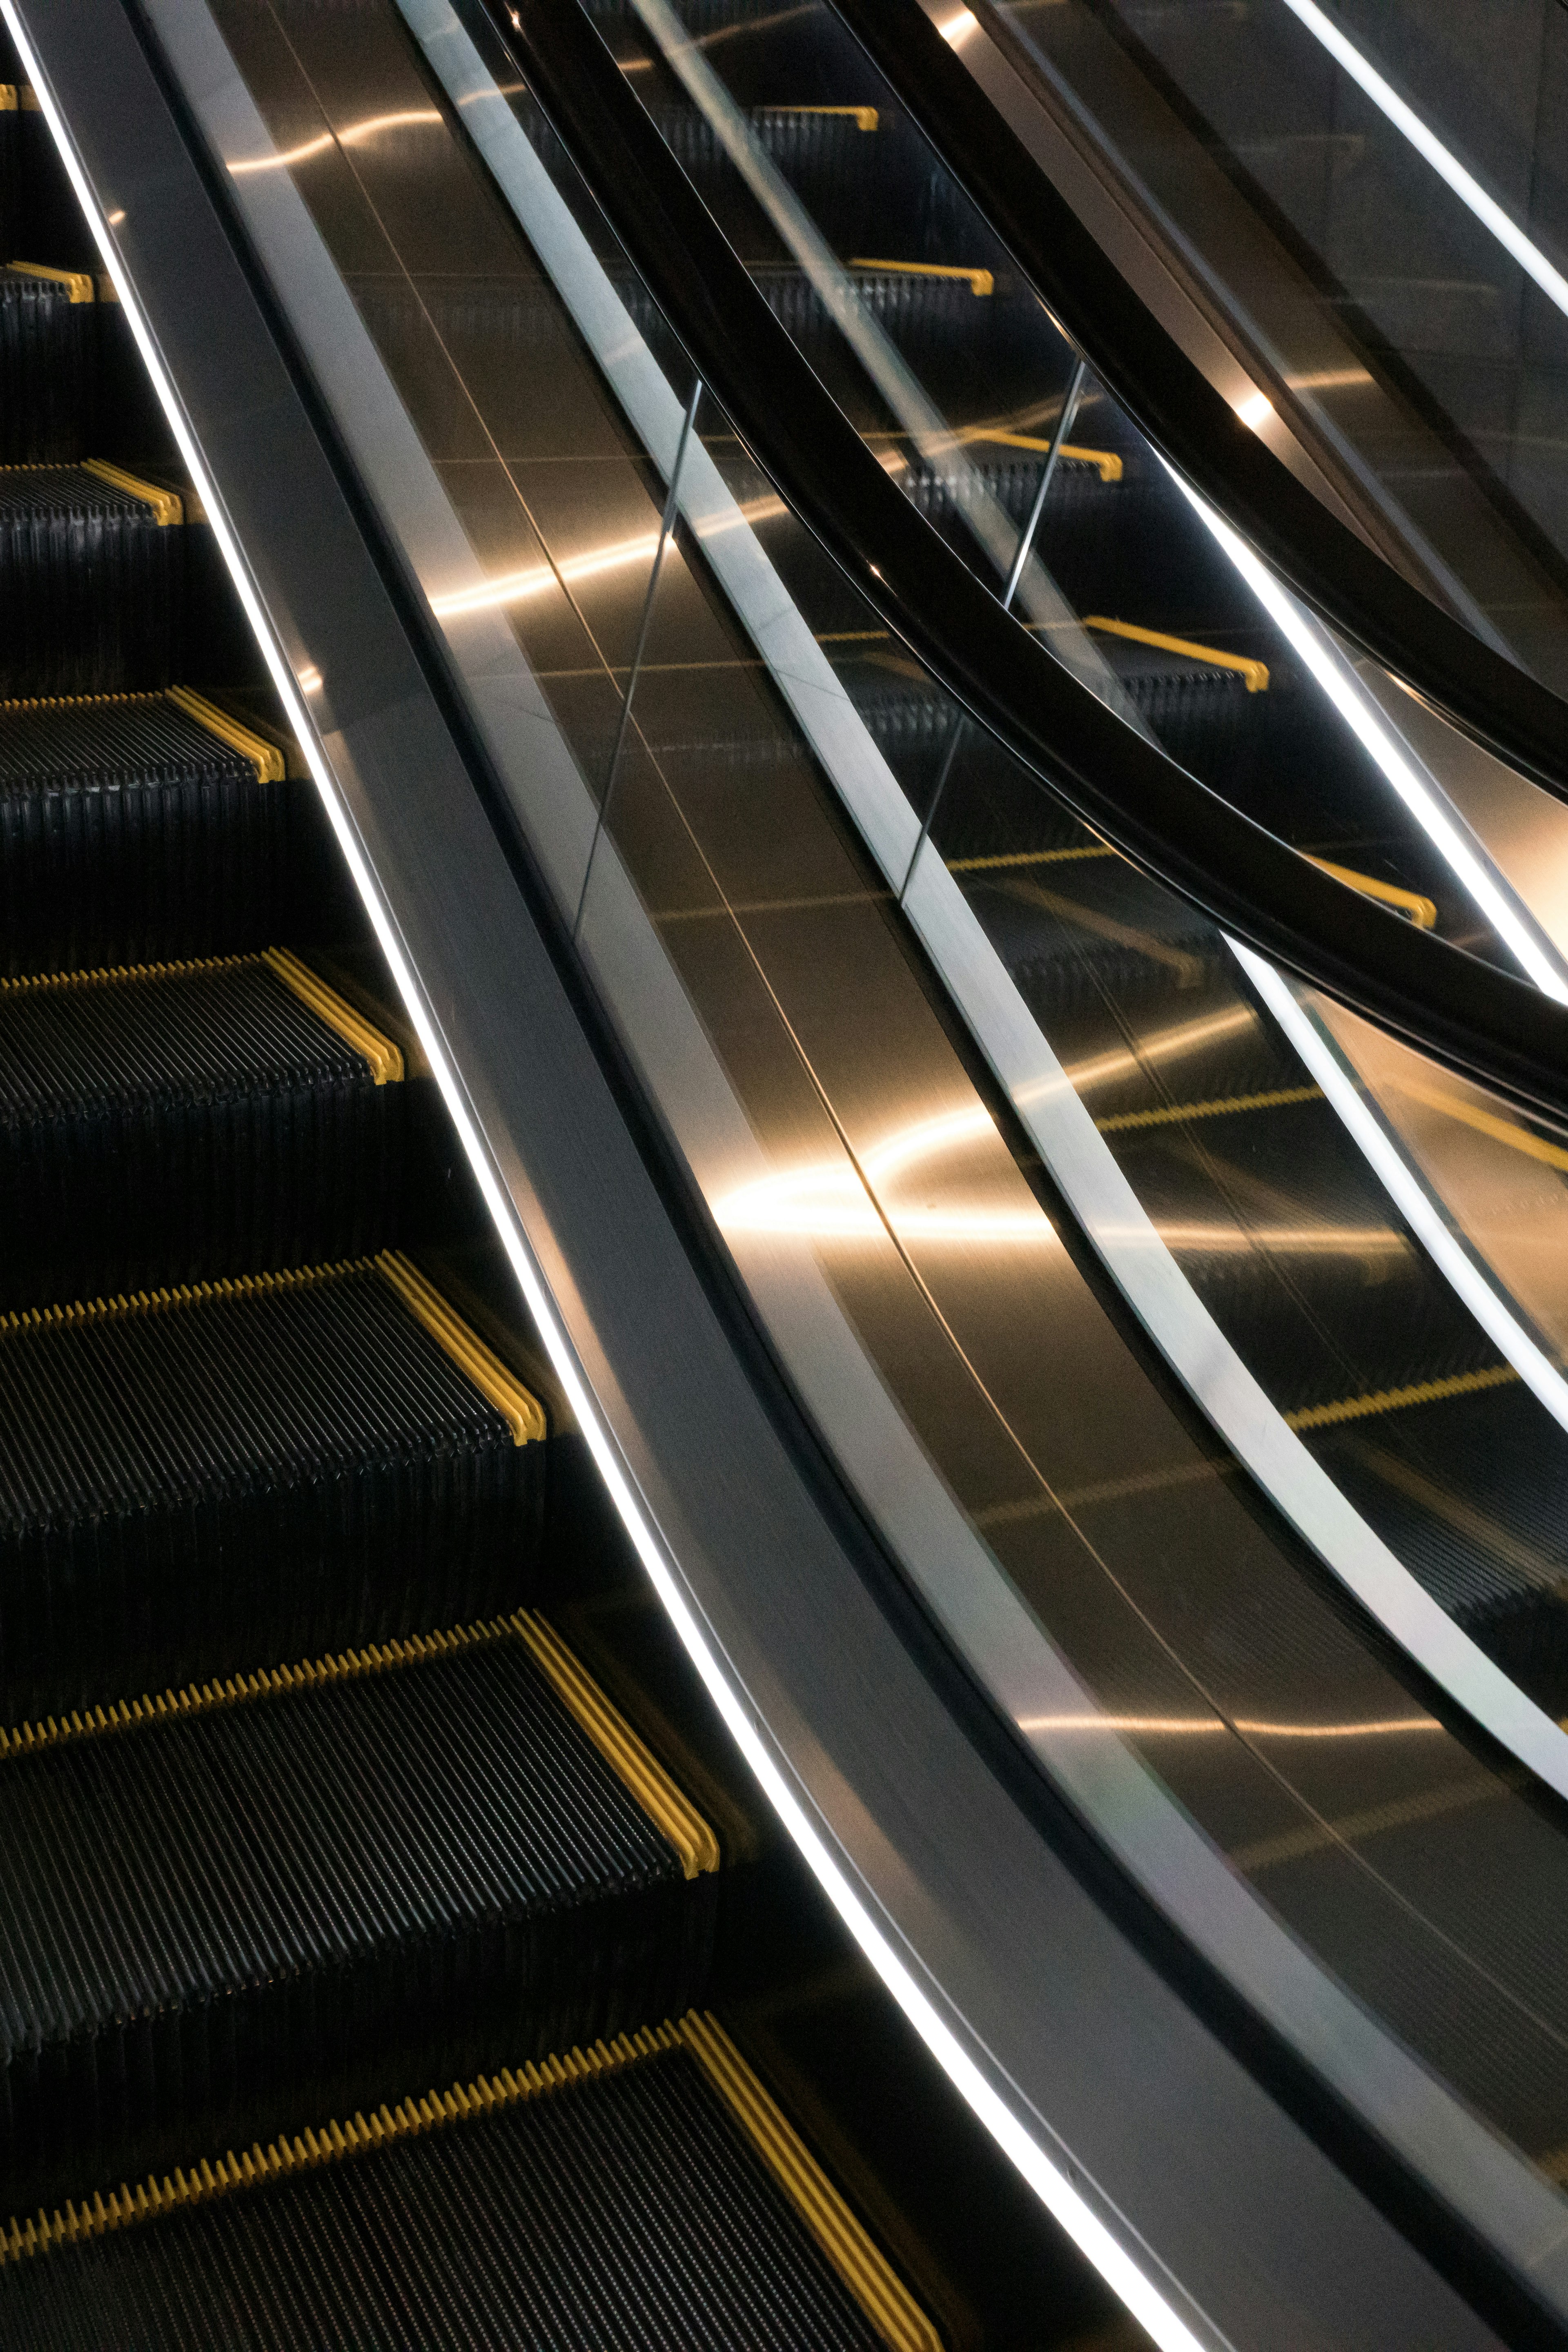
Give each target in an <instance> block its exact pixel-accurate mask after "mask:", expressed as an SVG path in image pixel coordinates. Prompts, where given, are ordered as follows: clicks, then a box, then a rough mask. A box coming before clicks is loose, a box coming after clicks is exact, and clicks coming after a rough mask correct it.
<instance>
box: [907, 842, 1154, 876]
mask: <svg viewBox="0 0 1568 2352" xmlns="http://www.w3.org/2000/svg"><path fill="white" fill-rule="evenodd" d="M1120 856H1121V851H1120V850H1119V849H1112V848H1111V847H1110V844H1109V843H1108V842H1104V841H1091V842H1088V843H1086V844H1085V845H1083V846H1082V847H1079V846H1078V845H1074V846H1073V847H1072V848H1071V849H1007V850H1003V851H1001V852H1000V853H999V854H998V855H997V856H994V857H950V858H949V859H948V860H947V870H948V872H949V873H950V874H985V873H989V872H990V871H992V870H993V869H994V868H995V867H998V866H1071V865H1073V864H1075V863H1076V862H1077V861H1078V860H1079V858H1081V857H1120Z"/></svg>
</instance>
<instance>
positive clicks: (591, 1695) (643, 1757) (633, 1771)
mask: <svg viewBox="0 0 1568 2352" xmlns="http://www.w3.org/2000/svg"><path fill="white" fill-rule="evenodd" d="M509 1622H510V1626H511V1629H512V1631H513V1632H514V1633H516V1634H517V1635H518V1637H519V1639H520V1640H521V1642H522V1643H523V1644H524V1646H525V1647H526V1648H527V1650H528V1653H529V1655H530V1656H531V1658H532V1660H533V1662H534V1664H535V1665H537V1666H538V1668H539V1670H540V1672H541V1674H542V1675H544V1677H545V1679H546V1681H547V1682H548V1683H549V1684H550V1685H551V1687H552V1690H553V1691H554V1693H555V1695H556V1696H557V1698H559V1699H560V1701H561V1703H562V1705H563V1706H564V1707H565V1708H566V1709H567V1710H568V1712H569V1713H570V1714H571V1715H573V1716H574V1717H575V1718H576V1720H577V1722H578V1723H580V1724H581V1726H582V1727H583V1729H584V1731H585V1732H586V1733H587V1735H588V1737H589V1738H590V1739H591V1740H592V1741H593V1743H594V1745H595V1748H597V1749H598V1750H599V1753H600V1755H601V1756H603V1758H604V1759H605V1762H606V1763H607V1764H608V1765H609V1766H610V1768H611V1769H612V1770H613V1771H614V1772H615V1773H616V1775H617V1777H618V1778H619V1779H620V1780H624V1781H625V1783H626V1787H627V1788H628V1789H629V1790H631V1792H632V1794H633V1796H634V1797H635V1798H636V1799H637V1802H638V1804H639V1805H640V1806H641V1807H642V1809H643V1811H644V1812H645V1813H647V1816H648V1818H649V1820H650V1821H652V1822H654V1823H655V1824H656V1825H657V1827H658V1829H659V1830H661V1831H662V1832H663V1833H664V1835H665V1837H666V1838H667V1839H668V1842H669V1843H670V1844H671V1845H672V1846H673V1847H674V1848H675V1851H676V1853H678V1854H679V1856H680V1867H681V1870H682V1872H683V1873H684V1874H685V1875H686V1876H687V1877H688V1878H699V1877H700V1876H701V1875H702V1874H703V1873H704V1872H706V1871H713V1870H717V1869H718V1867H719V1864H720V1859H721V1857H720V1853H719V1841H718V1839H717V1837H715V1835H714V1833H713V1832H712V1830H711V1829H710V1826H709V1824H708V1823H707V1822H705V1821H704V1820H703V1818H702V1815H701V1814H700V1812H699V1811H698V1810H697V1808H696V1806H695V1805H694V1804H693V1803H692V1802H691V1801H690V1799H689V1797H687V1796H686V1794H685V1793H684V1791H683V1790H680V1789H679V1788H678V1787H677V1786H676V1783H675V1782H674V1781H673V1780H671V1778H670V1776H669V1774H668V1772H667V1771H666V1770H665V1769H664V1766H663V1765H662V1764H661V1763H660V1762H659V1760H658V1757H657V1756H656V1755H655V1754H654V1753H653V1750H652V1749H651V1748H648V1747H647V1746H646V1745H645V1743H644V1742H643V1741H642V1740H641V1739H639V1738H638V1737H637V1733H636V1732H635V1731H634V1730H633V1729H632V1727H631V1725H630V1724H629V1723H628V1722H627V1721H626V1717H625V1716H624V1715H622V1714H621V1712H620V1710H619V1708H618V1707H615V1706H611V1704H610V1702H609V1700H608V1699H607V1698H606V1697H605V1694H604V1692H603V1691H602V1690H600V1688H599V1686H598V1685H597V1684H596V1683H595V1682H593V1681H591V1680H590V1679H589V1677H588V1675H586V1674H585V1673H584V1669H583V1667H582V1666H581V1665H580V1664H578V1662H577V1660H576V1659H575V1658H574V1656H573V1654H572V1653H571V1651H570V1650H569V1649H568V1648H567V1647H566V1644H565V1643H564V1642H563V1640H562V1639H561V1636H560V1634H559V1633H556V1631H555V1629H554V1627H553V1626H552V1625H550V1624H547V1623H546V1622H545V1620H544V1619H543V1618H542V1616H540V1614H539V1612H538V1611H537V1610H533V1609H520V1610H518V1612H516V1614H515V1615H514V1616H513V1617H512V1618H510V1620H509Z"/></svg>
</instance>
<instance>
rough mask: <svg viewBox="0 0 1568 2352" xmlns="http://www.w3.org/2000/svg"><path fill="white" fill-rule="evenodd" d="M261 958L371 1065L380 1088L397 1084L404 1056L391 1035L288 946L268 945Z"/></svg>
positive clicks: (303, 1002) (401, 1072)
mask: <svg viewBox="0 0 1568 2352" xmlns="http://www.w3.org/2000/svg"><path fill="white" fill-rule="evenodd" d="M261 961H262V962H263V963H264V964H266V965H267V967H268V970H269V971H273V972H276V974H277V975H278V978H279V980H280V981H281V982H283V985H284V987H285V988H288V989H291V990H292V992H293V993H294V994H295V995H296V996H297V997H298V998H299V999H300V1003H302V1004H308V1005H309V1006H310V1010H311V1012H312V1013H315V1014H316V1016H317V1018H318V1019H319V1020H321V1021H324V1022H325V1023H326V1024H327V1026H328V1028H329V1029H335V1030H336V1031H337V1033H338V1035H339V1036H340V1037H342V1039H343V1041H344V1043H345V1044H346V1045H352V1046H353V1049H354V1052H355V1053H356V1054H358V1055H361V1056H362V1058H363V1060H364V1061H366V1062H368V1063H369V1065H370V1074H371V1076H372V1077H373V1078H374V1081H375V1083H376V1085H377V1086H378V1087H384V1086H387V1085H393V1086H395V1085H396V1084H397V1082H398V1080H399V1079H400V1078H401V1077H402V1076H403V1055H402V1053H401V1051H400V1050H399V1048H398V1047H397V1046H396V1045H394V1044H393V1042H392V1039H391V1038H390V1037H384V1036H383V1034H382V1033H381V1031H380V1030H379V1029H376V1028H373V1027H372V1025H371V1024H370V1023H369V1022H368V1021H367V1020H366V1019H365V1018H364V1016H363V1013H356V1012H355V1011H354V1009H353V1005H352V1004H349V1003H345V1002H344V1000H343V998H342V997H341V996H340V995H339V994H338V992H337V991H336V990H335V989H331V988H329V987H328V986H327V983H326V982H325V981H324V980H318V978H317V977H316V974H315V973H314V972H313V971H311V970H310V967H309V965H308V964H302V963H301V962H300V959H299V957H298V956H297V955H291V954H290V953H289V950H288V949H287V948H268V949H267V950H266V951H265V953H264V954H263V955H262V958H261Z"/></svg>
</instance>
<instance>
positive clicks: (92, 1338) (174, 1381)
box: [0, 1260, 547, 1722]
mask: <svg viewBox="0 0 1568 2352" xmlns="http://www.w3.org/2000/svg"><path fill="white" fill-rule="evenodd" d="M410 1286H413V1288H414V1289H415V1290H416V1289H417V1277H413V1276H412V1275H411V1273H410V1276H408V1277H406V1278H405V1277H404V1276H402V1274H401V1272H400V1269H399V1267H398V1265H397V1264H396V1262H395V1261H388V1260H382V1261H376V1262H369V1263H366V1262H361V1263H358V1264H354V1265H349V1266H346V1267H336V1268H326V1269H315V1270H310V1271H307V1272H303V1273H297V1274H289V1275H272V1276H257V1277H254V1278H250V1279H246V1280H243V1281H238V1282H232V1283H230V1282H225V1283H219V1284H216V1285H203V1286H197V1287H196V1288H195V1290H193V1291H190V1292H184V1293H179V1292H176V1293H168V1294H159V1295H158V1296H156V1297H152V1298H150V1299H145V1300H142V1301H134V1300H132V1301H123V1300H122V1301H119V1302H110V1303H108V1304H104V1303H100V1304H98V1305H96V1306H93V1307H86V1308H72V1309H66V1310H47V1312H46V1313H45V1314H43V1315H40V1314H38V1313H37V1312H28V1313H26V1314H23V1315H21V1316H16V1315H13V1316H11V1317H9V1318H0V1429H3V1430H4V1431H5V1447H4V1451H3V1453H0V1717H4V1718H5V1719H8V1720H10V1721H13V1722H15V1721H16V1720H17V1719H18V1718H19V1717H23V1716H43V1715H49V1714H58V1713H59V1712H60V1711H61V1710H62V1709H65V1708H68V1707H72V1706H82V1705H84V1704H89V1703H91V1702H92V1701H94V1700H99V1699H101V1698H102V1697H103V1696H104V1694H105V1693H106V1692H110V1693H112V1692H118V1691H123V1690H128V1689H147V1688H162V1687H163V1685H165V1684H171V1683H183V1682H191V1681H200V1680H203V1679H205V1677H206V1676H207V1675H212V1674H215V1673H230V1672H232V1671H234V1670H235V1669H237V1668H238V1667H243V1666H247V1665H250V1664H254V1663H255V1662H256V1661H257V1660H258V1659H269V1658H288V1657H307V1656H311V1655H315V1654H320V1653H321V1652H322V1651H326V1650H331V1649H336V1648H340V1647H342V1646H343V1645H345V1644H347V1643H362V1642H366V1641H384V1640H387V1639H388V1638H390V1637H391V1636H393V1635H395V1634H403V1633H414V1632H418V1631H427V1630H428V1629H429V1628H430V1627H432V1626H435V1625H439V1624H452V1623H456V1622H461V1621H464V1620H467V1619H469V1618H473V1617H478V1616H486V1615H489V1614H491V1613H493V1612H495V1611H496V1610H498V1609H501V1608H513V1607H515V1606H516V1605H517V1603H518V1602H519V1601H522V1600H526V1599H528V1598H529V1597H530V1591H531V1578H532V1576H533V1575H534V1573H535V1572H536V1570H535V1561H536V1551H537V1543H538V1535H539V1528H540V1515H541V1511H542V1491H543V1475H544V1456H545V1453H546V1450H547V1449H546V1448H545V1447H544V1446H543V1445H542V1444H520V1443H519V1442H518V1430H519V1428H520V1427H521V1428H526V1427H527V1426H528V1423H527V1420H526V1416H522V1417H521V1419H520V1420H519V1422H518V1424H517V1426H514V1424H513V1423H512V1422H511V1421H509V1419H508V1418H507V1413H506V1410H505V1407H504V1391H503V1390H502V1389H500V1388H498V1387H497V1384H496V1383H495V1382H494V1381H491V1383H490V1386H489V1388H487V1387H486V1385H485V1383H486V1381H487V1378H488V1375H487V1372H486V1370H485V1365H484V1362H483V1360H482V1359H483V1355H484V1351H483V1350H480V1351H479V1358H480V1360H479V1362H478V1369H477V1370H473V1368H472V1365H470V1369H465V1368H464V1364H463V1362H462V1361H461V1360H460V1359H461V1356H462V1350H463V1345H464V1339H465V1336H466V1335H464V1334H463V1332H462V1328H461V1327H460V1326H458V1325H456V1323H455V1318H454V1319H453V1330H452V1332H450V1333H448V1334H447V1335H446V1336H445V1337H443V1338H440V1339H438V1338H437V1336H435V1335H434V1334H433V1331H432V1328H429V1324H430V1321H432V1320H433V1321H435V1322H437V1323H438V1322H439V1319H440V1313H439V1311H437V1310H439V1302H438V1301H437V1306H436V1308H434V1309H427V1310H426V1316H427V1319H422V1318H421V1313H420V1312H419V1311H418V1310H417V1308H416V1307H410V1305H409V1303H408V1297H409V1291H410ZM443 1311H444V1310H443ZM469 1344H470V1349H471V1346H472V1343H471V1340H470V1342H469ZM491 1362H492V1363H493V1360H491ZM500 1369H501V1368H500V1367H499V1366H498V1367H495V1370H496V1371H497V1372H500ZM476 1379H477V1380H478V1381H479V1385H476ZM492 1391H493V1392H494V1393H493V1394H492ZM518 1393H519V1394H520V1395H521V1391H519V1392H518ZM494 1394H502V1395H503V1403H502V1405H500V1406H498V1404H497V1402H495V1401H494ZM523 1402H524V1404H525V1405H527V1406H529V1407H530V1408H531V1412H532V1414H533V1416H534V1419H535V1422H536V1423H537V1427H538V1429H539V1431H540V1433H542V1427H543V1423H542V1415H540V1414H539V1412H538V1408H537V1406H532V1405H531V1400H527V1399H524V1400H523Z"/></svg>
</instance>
